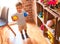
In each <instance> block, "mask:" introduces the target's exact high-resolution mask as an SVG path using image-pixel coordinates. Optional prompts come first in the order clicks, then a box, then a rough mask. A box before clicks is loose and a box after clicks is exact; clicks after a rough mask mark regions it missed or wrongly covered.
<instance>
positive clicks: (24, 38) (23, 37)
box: [21, 31, 25, 40]
mask: <svg viewBox="0 0 60 44" xmlns="http://www.w3.org/2000/svg"><path fill="white" fill-rule="evenodd" d="M21 36H22V39H23V40H24V39H25V38H24V35H23V32H22V31H21Z"/></svg>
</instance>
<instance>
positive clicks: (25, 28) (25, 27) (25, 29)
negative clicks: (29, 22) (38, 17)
mask: <svg viewBox="0 0 60 44" xmlns="http://www.w3.org/2000/svg"><path fill="white" fill-rule="evenodd" d="M24 31H25V35H26V38H29V37H28V34H27V26H26V25H24Z"/></svg>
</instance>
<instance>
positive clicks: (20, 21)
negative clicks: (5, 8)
mask: <svg viewBox="0 0 60 44" xmlns="http://www.w3.org/2000/svg"><path fill="white" fill-rule="evenodd" d="M14 15H16V16H18V20H17V21H16V22H17V24H18V26H19V25H25V24H26V21H25V17H24V13H23V12H22V13H16V14H14Z"/></svg>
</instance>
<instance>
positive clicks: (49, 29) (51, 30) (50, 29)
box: [38, 16, 55, 36]
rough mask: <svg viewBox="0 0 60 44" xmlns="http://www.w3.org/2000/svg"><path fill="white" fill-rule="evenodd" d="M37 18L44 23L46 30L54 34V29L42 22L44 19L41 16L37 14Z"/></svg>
mask: <svg viewBox="0 0 60 44" xmlns="http://www.w3.org/2000/svg"><path fill="white" fill-rule="evenodd" d="M38 18H39V19H40V20H41V22H42V23H43V24H44V26H45V27H46V28H47V29H48V31H50V32H51V33H52V35H53V36H54V33H53V31H54V30H55V29H52V28H50V27H48V26H47V25H46V24H45V23H44V19H43V18H40V17H39V16H38Z"/></svg>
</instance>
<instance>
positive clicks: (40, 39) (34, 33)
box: [0, 23, 48, 44]
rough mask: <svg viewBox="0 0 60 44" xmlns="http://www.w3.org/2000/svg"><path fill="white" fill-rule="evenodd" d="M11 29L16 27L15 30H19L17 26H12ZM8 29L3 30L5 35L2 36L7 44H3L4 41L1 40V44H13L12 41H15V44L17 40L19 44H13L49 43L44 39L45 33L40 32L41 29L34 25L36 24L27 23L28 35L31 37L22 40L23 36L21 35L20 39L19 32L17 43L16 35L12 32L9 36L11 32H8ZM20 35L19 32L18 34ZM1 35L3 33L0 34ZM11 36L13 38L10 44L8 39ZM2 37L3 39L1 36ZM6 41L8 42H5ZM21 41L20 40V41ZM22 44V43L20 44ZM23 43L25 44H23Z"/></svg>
mask: <svg viewBox="0 0 60 44" xmlns="http://www.w3.org/2000/svg"><path fill="white" fill-rule="evenodd" d="M10 27H12V28H13V27H14V28H15V30H18V29H16V28H18V27H17V26H13V25H12V26H10ZM7 28H8V27H5V28H4V29H3V30H4V31H3V32H4V34H5V35H4V34H2V36H3V39H4V42H5V43H2V40H1V39H0V44H12V41H14V42H16V41H17V40H18V41H17V42H18V43H13V44H23V43H24V44H48V42H47V41H46V39H45V38H44V36H43V33H42V31H41V30H40V28H38V27H37V26H36V25H34V24H29V23H27V33H28V35H29V37H30V38H27V39H26V40H22V38H21V35H20V38H19V37H18V36H19V34H17V32H18V31H17V32H16V31H15V32H16V34H17V38H18V39H17V40H16V41H15V39H14V37H15V36H14V35H13V34H12V32H11V33H10V34H9V32H10V31H8V32H7ZM18 33H19V32H18ZM0 34H1V33H0ZM9 35H10V37H11V36H12V37H11V38H12V39H11V38H10V39H11V42H9V41H10V40H9V39H8V37H9ZM0 37H1V35H0ZM5 39H6V40H5ZM19 39H20V40H19ZM6 42H9V43H6ZM19 42H20V43H19ZM22 42H23V43H22Z"/></svg>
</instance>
